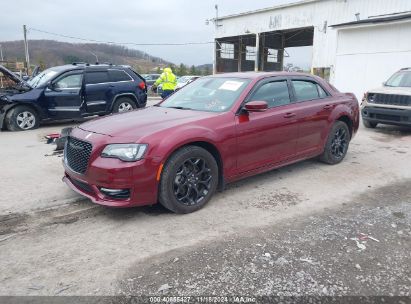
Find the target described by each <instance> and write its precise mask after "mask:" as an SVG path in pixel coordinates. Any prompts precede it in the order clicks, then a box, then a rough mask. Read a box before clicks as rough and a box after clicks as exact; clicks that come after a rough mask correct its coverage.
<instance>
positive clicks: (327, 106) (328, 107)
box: [323, 105, 333, 110]
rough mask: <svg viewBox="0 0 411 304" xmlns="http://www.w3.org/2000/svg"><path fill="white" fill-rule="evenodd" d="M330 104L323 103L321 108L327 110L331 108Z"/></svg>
mask: <svg viewBox="0 0 411 304" xmlns="http://www.w3.org/2000/svg"><path fill="white" fill-rule="evenodd" d="M332 107H333V106H332V105H325V106H324V107H323V109H324V110H329V109H332Z"/></svg>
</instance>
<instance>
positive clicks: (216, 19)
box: [213, 4, 218, 74]
mask: <svg viewBox="0 0 411 304" xmlns="http://www.w3.org/2000/svg"><path fill="white" fill-rule="evenodd" d="M214 8H215V22H214V25H215V33H216V35H217V30H218V5H217V4H216V5H214ZM213 74H217V41H215V40H214V47H213Z"/></svg>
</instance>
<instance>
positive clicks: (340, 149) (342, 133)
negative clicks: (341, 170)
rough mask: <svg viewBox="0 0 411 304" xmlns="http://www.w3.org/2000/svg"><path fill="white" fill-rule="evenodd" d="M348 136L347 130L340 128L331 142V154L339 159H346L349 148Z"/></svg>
mask: <svg viewBox="0 0 411 304" xmlns="http://www.w3.org/2000/svg"><path fill="white" fill-rule="evenodd" d="M348 138H349V136H348V134H347V130H346V128H343V127H340V128H339V129H337V131H335V133H334V137H333V139H332V141H331V154H332V155H334V157H335V158H337V159H339V158H342V157H344V155H345V153H346V152H347V147H348Z"/></svg>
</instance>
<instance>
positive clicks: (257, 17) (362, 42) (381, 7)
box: [214, 0, 411, 98]
mask: <svg viewBox="0 0 411 304" xmlns="http://www.w3.org/2000/svg"><path fill="white" fill-rule="evenodd" d="M214 24H215V26H216V34H215V48H214V71H215V72H216V73H223V72H237V71H281V70H283V67H284V56H286V52H285V49H286V48H289V47H303V46H312V60H311V71H312V73H314V74H316V75H319V76H321V77H323V78H325V79H327V80H329V81H330V83H332V84H334V85H335V86H336V87H337V88H338V89H340V90H341V91H349V92H354V93H355V94H356V96H357V98H361V97H362V95H363V93H364V92H365V91H366V90H368V89H370V88H373V87H376V86H379V85H381V83H382V82H383V81H385V80H387V78H388V77H389V76H390V75H391V74H393V73H394V72H395V71H397V70H399V69H401V68H404V67H409V66H411V1H410V0H390V1H387V0H302V1H298V2H294V3H290V4H286V5H280V6H275V7H270V8H265V9H260V10H256V11H250V12H245V13H240V14H234V15H229V16H224V17H219V18H217V19H214Z"/></svg>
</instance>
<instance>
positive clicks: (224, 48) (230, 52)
mask: <svg viewBox="0 0 411 304" xmlns="http://www.w3.org/2000/svg"><path fill="white" fill-rule="evenodd" d="M220 53H221V55H220V56H221V58H225V59H234V44H232V43H221V50H220Z"/></svg>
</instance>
